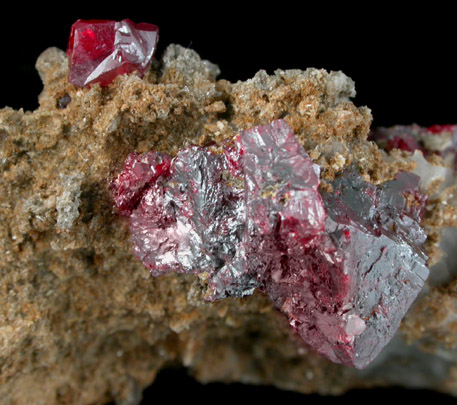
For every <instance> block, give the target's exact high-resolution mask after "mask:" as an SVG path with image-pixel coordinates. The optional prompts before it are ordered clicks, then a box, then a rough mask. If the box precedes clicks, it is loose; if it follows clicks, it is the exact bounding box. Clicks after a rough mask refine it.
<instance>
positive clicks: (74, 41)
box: [67, 19, 159, 87]
mask: <svg viewBox="0 0 457 405" xmlns="http://www.w3.org/2000/svg"><path fill="white" fill-rule="evenodd" d="M158 39H159V28H158V27H157V26H155V25H153V24H147V23H139V24H135V23H134V22H132V21H131V20H129V19H125V20H122V21H113V20H78V21H76V22H75V23H74V24H73V25H72V27H71V33H70V38H69V41H68V48H67V55H68V63H69V76H68V80H69V81H70V83H72V84H74V85H75V86H80V87H83V86H87V85H90V84H94V83H99V84H100V85H101V86H108V85H109V84H110V83H111V82H112V81H113V80H114V79H115V78H116V76H118V75H122V74H126V73H132V72H134V71H137V72H138V75H139V76H140V77H141V76H143V75H144V73H145V72H146V71H147V69H148V68H149V66H150V64H151V61H152V57H153V55H154V52H155V50H156V46H157V41H158Z"/></svg>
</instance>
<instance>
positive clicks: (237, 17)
mask: <svg viewBox="0 0 457 405" xmlns="http://www.w3.org/2000/svg"><path fill="white" fill-rule="evenodd" d="M92 3H93V2H92ZM154 3H155V2H149V3H148V6H144V5H141V4H139V3H133V2H128V3H127V4H120V3H116V5H114V3H113V4H111V5H109V4H106V5H105V6H104V7H99V8H94V4H90V3H88V4H84V3H82V2H78V3H69V2H65V3H63V2H62V3H53V4H54V5H53V6H51V5H47V4H46V3H43V2H42V3H40V4H39V6H37V7H36V9H33V8H31V7H30V6H28V7H25V6H23V5H19V4H18V5H17V6H15V5H14V4H12V5H11V4H10V6H9V7H10V8H9V10H8V13H4V14H3V16H2V22H1V24H0V52H2V57H1V59H0V69H1V71H0V74H1V76H0V77H1V91H0V108H1V107H4V106H10V107H13V108H16V109H17V108H21V107H23V108H24V109H26V110H33V109H35V108H37V107H38V103H37V96H38V94H39V92H40V91H41V89H42V86H41V82H40V79H39V77H38V74H37V72H36V71H35V68H34V65H35V61H36V59H37V57H38V55H39V54H40V53H41V52H42V51H43V50H45V49H46V48H47V47H49V46H57V47H59V48H62V49H65V48H66V43H67V39H68V34H69V31H70V27H71V24H72V23H73V22H74V21H75V20H76V19H78V18H82V19H90V18H105V19H115V20H120V19H123V18H131V19H132V20H133V21H135V22H140V21H144V22H151V23H154V24H156V25H158V26H159V27H160V41H159V46H158V50H157V57H160V55H161V53H162V52H163V50H164V49H165V47H166V46H167V45H168V44H170V43H179V44H181V45H183V46H186V47H191V48H193V49H195V50H196V51H197V52H198V53H199V54H200V56H201V57H202V58H204V59H209V60H210V61H212V62H214V63H217V64H218V65H219V67H220V68H221V71H222V74H221V76H220V77H221V78H225V79H228V80H230V81H237V80H246V79H248V78H250V77H252V76H253V75H254V74H255V72H257V71H258V70H259V69H265V70H267V72H268V73H273V71H274V70H275V69H277V68H281V69H291V68H297V69H305V68H306V67H316V68H325V69H327V70H342V71H343V72H345V73H346V74H347V75H348V76H350V77H351V78H352V79H353V80H355V82H356V90H357V97H356V99H355V103H356V104H357V105H367V106H368V107H370V108H371V110H372V113H373V117H374V123H373V125H374V126H390V125H394V124H411V123H417V124H419V125H424V126H429V125H432V124H448V123H455V122H457V114H456V110H455V105H456V102H455V97H456V94H457V79H456V77H457V75H456V63H455V39H456V25H457V24H456V22H455V13H454V12H453V11H451V9H450V8H449V9H448V8H446V7H442V6H440V5H439V4H438V3H437V2H435V3H434V5H433V6H430V5H429V6H427V7H423V8H420V7H419V6H417V5H415V6H414V9H408V10H404V9H402V10H400V7H402V6H403V4H400V3H399V2H397V4H396V6H387V5H386V3H385V2H384V3H382V4H383V5H382V6H376V5H374V4H373V3H372V2H365V3H362V4H364V6H359V7H356V6H355V5H351V4H347V2H346V4H344V5H340V6H338V7H334V6H332V5H331V4H329V3H320V4H314V3H309V2H305V1H303V2H300V3H298V4H299V5H300V6H296V5H294V4H293V3H288V2H273V3H268V4H267V3H261V4H258V5H253V4H252V3H248V2H244V4H241V5H240V4H236V3H234V2H219V3H208V5H207V6H205V7H203V6H199V5H198V4H189V3H187V4H188V5H186V6H181V5H178V4H177V3H175V2H173V3H170V5H167V4H154ZM163 396H167V399H168V400H171V401H173V400H178V399H180V398H189V399H196V400H198V401H200V402H202V401H203V402H205V399H207V400H208V402H209V401H211V403H216V402H219V401H221V400H223V399H227V400H229V401H239V400H241V401H244V400H245V399H247V398H254V399H255V400H256V401H259V402H260V401H265V400H279V401H294V402H296V401H299V402H302V401H303V402H304V401H307V400H311V399H312V401H314V402H315V401H317V402H321V403H322V402H336V401H340V399H339V398H320V397H317V396H311V397H305V396H301V395H298V394H293V393H286V392H282V391H278V390H275V389H273V388H271V387H249V386H243V385H240V384H235V385H228V386H226V385H222V384H211V385H208V386H205V387H202V386H200V385H198V384H196V383H195V382H194V381H193V380H192V379H190V378H189V377H187V376H186V374H185V372H183V371H166V372H163V373H161V374H159V377H158V383H157V384H154V385H153V386H152V387H150V388H149V389H148V390H147V391H146V393H145V400H144V403H153V401H156V400H157V398H163ZM375 396H376V397H377V398H379V399H380V400H388V399H390V398H395V399H405V398H408V399H409V400H410V401H417V400H418V399H422V398H424V399H434V400H440V401H445V402H446V401H451V400H452V401H454V400H453V399H451V398H450V397H446V396H441V395H439V394H435V393H429V392H427V391H415V392H411V391H404V390H398V389H390V390H381V391H376V392H375ZM370 397H371V396H370V393H369V392H364V391H361V392H357V391H356V392H353V393H350V394H349V396H346V397H345V398H346V399H348V400H357V399H362V400H363V399H367V398H370Z"/></svg>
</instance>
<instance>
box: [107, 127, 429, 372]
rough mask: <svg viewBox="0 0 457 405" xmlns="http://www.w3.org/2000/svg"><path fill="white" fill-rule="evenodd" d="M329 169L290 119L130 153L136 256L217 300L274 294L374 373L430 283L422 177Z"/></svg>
mask: <svg viewBox="0 0 457 405" xmlns="http://www.w3.org/2000/svg"><path fill="white" fill-rule="evenodd" d="M319 185H320V168H319V166H318V165H316V164H314V163H313V162H312V161H311V159H310V158H309V156H308V155H307V153H306V152H305V150H304V149H303V147H302V146H301V144H300V143H299V142H298V140H297V139H296V137H295V135H294V134H293V132H292V130H291V129H290V128H289V127H288V125H287V124H286V123H285V121H283V120H277V121H274V122H272V123H271V124H270V125H267V126H260V127H255V128H251V129H248V130H245V131H243V132H241V133H240V134H239V135H238V136H237V137H236V138H235V139H234V141H233V142H231V143H226V144H223V145H218V146H209V147H206V148H205V147H197V146H190V147H187V148H186V149H184V150H181V151H180V152H179V153H178V154H177V155H176V156H175V157H173V158H172V157H170V156H168V155H166V154H163V153H157V152H149V153H146V154H143V155H137V154H131V155H130V156H129V157H128V158H127V161H126V163H125V166H124V171H123V172H122V173H121V174H120V175H119V176H118V177H117V178H116V179H115V180H114V181H113V183H112V186H113V191H114V198H115V202H116V204H117V206H118V209H119V212H120V213H121V214H122V215H126V216H129V217H130V227H131V232H132V241H133V245H134V252H135V254H136V256H137V257H138V258H139V259H140V260H141V261H142V262H143V263H144V264H145V265H146V266H147V267H148V268H149V269H150V271H151V273H152V274H153V275H154V276H160V275H162V274H164V273H167V272H171V271H173V272H178V273H192V274H199V275H200V276H201V277H202V278H203V279H205V280H207V282H208V286H209V289H208V294H207V298H208V299H209V300H217V299H222V298H225V297H242V296H245V295H248V294H252V292H253V291H254V290H255V289H259V290H261V291H264V292H265V293H266V294H268V296H269V297H270V298H271V299H272V301H273V303H274V305H275V307H276V308H277V309H278V310H280V311H281V312H282V313H283V314H284V315H285V316H287V318H288V319H289V323H290V325H291V327H292V328H294V329H295V330H296V331H297V333H298V334H299V335H300V336H301V337H302V339H303V340H304V341H305V342H306V343H307V344H308V345H309V346H311V347H312V348H314V349H315V350H316V351H317V352H318V353H320V354H321V355H323V356H325V357H326V358H328V359H330V360H332V361H334V362H337V363H342V364H345V365H350V366H355V367H357V368H363V367H365V366H367V365H368V364H369V363H370V362H371V361H372V360H373V359H374V358H375V357H376V355H377V354H378V353H379V352H380V351H381V349H382V348H383V347H384V346H385V345H386V344H387V343H388V342H389V340H390V339H391V338H392V337H393V335H394V333H395V331H396V329H397V328H398V326H399V324H400V321H401V319H402V318H403V316H404V315H405V313H406V311H407V310H408V308H409V307H410V305H411V303H412V302H413V300H414V299H415V298H416V296H417V294H418V292H419V291H420V289H421V288H422V286H423V284H424V281H425V279H426V278H427V276H428V269H427V267H426V261H427V257H426V256H425V254H424V252H423V251H422V248H421V246H422V244H423V242H424V241H425V233H424V231H423V230H422V228H421V227H420V225H419V223H420V219H421V216H422V215H423V211H424V207H425V204H426V199H425V197H424V196H423V195H422V194H421V193H420V192H419V188H418V187H419V177H417V176H416V175H414V174H412V173H406V172H401V173H399V174H398V175H397V177H396V178H395V179H394V180H392V181H388V182H386V183H384V184H382V185H380V186H375V185H373V184H370V183H367V182H365V181H364V180H363V179H362V178H361V176H360V175H359V174H358V172H357V170H356V169H355V168H347V169H345V170H343V171H342V173H341V174H340V176H339V177H337V178H336V179H335V180H334V181H333V183H332V184H331V186H332V188H333V191H332V192H325V193H324V192H322V193H321V192H320V191H319Z"/></svg>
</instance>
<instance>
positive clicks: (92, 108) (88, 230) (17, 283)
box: [0, 45, 457, 405]
mask: <svg viewBox="0 0 457 405" xmlns="http://www.w3.org/2000/svg"><path fill="white" fill-rule="evenodd" d="M207 56H209V55H207ZM36 66H37V69H38V72H39V74H40V77H41V79H42V81H43V85H44V87H43V91H42V93H41V94H40V96H39V102H40V107H39V108H38V109H36V110H35V111H25V110H22V109H18V110H14V109H12V108H4V109H1V110H0V166H1V170H0V262H1V263H2V264H1V271H0V311H1V316H0V398H1V399H0V402H1V403H3V402H4V403H6V404H10V403H11V404H34V403H37V402H38V401H39V402H40V403H45V404H47V405H48V404H49V405H54V404H105V403H110V401H116V403H119V404H121V403H122V404H133V403H137V402H136V400H137V399H138V397H139V396H140V395H141V391H142V390H143V389H144V388H146V387H147V386H149V385H150V384H152V383H153V382H154V381H155V380H156V376H157V375H158V374H160V373H161V370H163V369H165V368H167V367H169V366H173V367H174V366H178V367H179V366H181V367H183V368H184V367H185V368H186V372H188V373H189V374H190V375H191V376H192V377H193V378H195V379H196V380H197V381H199V382H202V383H209V382H218V381H219V382H220V381H224V382H243V383H245V384H261V385H270V386H274V387H279V388H282V389H286V390H291V391H295V392H300V393H320V394H332V395H338V394H342V393H344V392H346V391H348V390H350V389H353V388H367V387H379V386H383V387H385V386H388V385H395V386H401V387H409V388H426V389H431V390H439V391H441V392H445V393H448V394H452V395H457V372H456V370H457V333H456V326H457V325H456V321H455V319H456V317H455V314H456V310H457V295H456V291H457V280H456V278H457V272H456V269H457V265H456V262H455V256H456V255H455V246H456V240H457V238H456V237H455V235H456V232H455V231H456V229H457V201H456V197H455V190H454V191H452V189H453V188H454V187H455V184H457V178H456V176H455V172H454V169H453V167H452V166H449V165H447V164H445V162H443V161H440V160H439V159H435V156H434V155H429V156H425V155H423V154H422V152H421V151H420V150H416V151H415V152H414V153H413V154H411V153H410V152H407V151H399V150H398V149H393V150H391V151H389V152H385V151H383V150H382V149H380V148H379V147H378V146H377V145H376V144H375V143H374V142H370V141H368V140H367V136H368V131H369V128H370V124H371V120H372V116H371V113H370V110H369V109H368V108H366V107H364V106H356V105H355V104H354V103H353V102H352V101H351V100H350V98H351V97H354V96H355V87H354V86H355V85H354V82H353V81H352V80H351V79H350V78H348V77H347V76H346V75H344V74H343V73H342V72H326V71H325V70H321V69H312V68H309V69H307V70H277V71H275V72H274V73H273V74H267V73H266V72H265V71H259V72H258V73H257V74H255V75H254V76H253V77H252V78H251V79H249V80H246V81H237V82H234V83H231V82H228V81H227V80H224V79H220V80H219V79H217V78H216V77H217V74H218V73H219V72H220V71H219V68H218V67H217V65H215V64H213V63H211V62H209V61H207V60H205V59H202V58H200V56H199V55H198V54H197V53H196V52H195V51H194V50H192V49H189V48H186V47H182V46H179V45H169V46H168V47H167V48H166V49H164V52H163V54H162V55H161V57H160V58H159V60H158V61H157V63H155V64H153V66H152V67H151V70H150V72H149V73H148V74H147V75H145V76H144V78H143V79H141V80H140V79H138V77H137V76H136V75H134V74H127V75H121V76H119V77H118V78H117V79H116V83H115V85H112V86H110V87H109V88H108V89H105V88H101V87H100V86H91V87H89V88H87V87H85V88H79V87H75V86H73V85H69V83H68V59H67V56H66V54H65V52H64V51H62V50H59V49H57V48H50V49H48V50H46V51H45V52H43V54H42V55H41V56H40V57H39V59H38V61H37V65H36ZM19 84H20V83H19ZM139 95H141V96H140V97H139ZM280 117H284V120H285V121H286V122H287V124H288V125H289V126H290V127H291V128H292V130H293V132H294V134H295V136H296V138H297V139H298V140H299V142H300V144H301V145H303V147H304V149H305V150H306V152H307V153H308V154H309V156H310V157H311V159H312V161H313V162H314V163H315V164H318V165H319V167H320V181H321V183H320V186H319V190H320V191H321V195H322V203H323V204H324V208H325V210H326V211H327V219H326V222H327V221H329V222H330V220H332V221H333V222H337V221H336V220H335V219H333V217H334V216H335V215H333V214H332V213H331V212H330V211H332V210H333V208H329V207H328V206H327V205H329V206H330V205H332V206H336V205H337V203H338V201H333V200H331V199H329V194H327V192H326V193H323V192H322V190H327V191H328V193H330V194H331V190H330V187H329V186H328V185H329V184H330V185H331V184H332V183H333V184H334V186H333V187H334V189H336V190H338V189H339V188H344V187H343V186H344V185H345V184H347V183H351V184H352V182H353V181H355V179H348V177H347V176H349V174H350V173H351V172H352V173H353V175H352V177H354V178H356V177H357V178H359V177H358V176H359V174H358V173H359V172H360V177H361V178H362V179H363V181H364V182H365V183H360V185H358V186H357V190H365V189H367V190H372V189H373V187H374V186H373V185H376V187H375V189H376V190H377V191H376V194H377V195H378V196H381V195H383V194H385V193H386V192H387V189H386V188H385V187H386V184H389V183H386V182H388V181H392V180H393V179H394V178H395V175H396V174H397V173H398V172H399V171H402V170H403V171H405V170H406V171H414V173H416V174H418V175H420V176H421V184H420V187H421V190H423V192H424V193H426V194H427V196H428V198H429V200H428V202H427V206H426V211H425V214H424V217H423V219H422V221H421V225H422V226H423V228H424V230H425V232H426V233H427V240H426V242H425V248H426V250H427V254H428V256H429V257H430V259H429V262H434V263H438V262H440V263H439V264H436V265H433V266H432V265H431V267H430V276H429V278H428V279H427V285H426V286H424V288H423V289H422V291H421V293H420V296H419V297H418V300H417V304H416V303H415V304H414V305H413V307H412V308H410V310H409V311H408V313H407V314H406V316H405V317H404V318H403V321H402V323H401V325H400V327H399V329H398V330H397V333H396V335H395V337H394V339H392V341H391V342H390V343H389V344H388V345H387V346H386V347H385V348H384V350H382V352H381V353H380V354H379V355H378V356H377V358H376V359H375V360H374V361H373V362H372V363H371V364H370V365H369V366H368V367H366V368H365V369H363V370H358V369H355V368H352V367H344V366H341V365H340V364H335V363H333V362H330V361H327V360H325V359H324V358H322V357H321V356H318V355H316V353H315V352H314V351H313V350H309V349H308V348H307V347H305V346H304V345H303V344H302V341H301V339H299V338H297V337H298V335H297V333H295V331H294V330H293V329H292V328H290V327H288V322H289V320H288V317H286V316H284V315H283V314H282V313H281V312H279V311H277V310H275V309H274V307H273V305H272V301H271V299H270V298H269V297H268V294H266V293H262V292H260V291H259V289H257V290H256V291H254V293H253V294H252V295H246V296H244V297H243V298H236V297H233V298H227V299H221V300H215V301H212V300H205V299H204V298H205V294H206V293H207V294H208V295H207V297H208V298H211V297H212V296H211V293H212V291H213V290H212V289H211V288H208V287H211V284H210V280H209V278H208V281H206V282H205V277H206V275H205V274H204V273H199V277H195V276H192V275H187V274H176V273H173V272H170V273H168V274H165V275H163V276H161V277H150V275H149V273H148V271H147V270H145V267H144V265H143V264H142V263H141V261H139V260H135V257H134V254H133V252H132V244H131V241H130V236H131V233H130V230H129V227H128V224H127V223H126V222H127V221H126V218H125V217H121V216H119V215H117V214H116V213H115V212H113V199H112V194H111V192H110V190H109V181H108V180H112V179H113V178H114V177H115V176H116V175H117V173H119V172H120V171H121V169H122V165H123V163H124V162H125V159H126V157H127V156H128V155H129V154H130V153H131V152H132V151H137V152H138V155H137V158H135V159H132V161H131V164H132V165H136V163H135V161H138V162H143V163H144V164H143V163H142V164H141V165H139V166H138V167H137V168H136V170H138V176H140V177H141V176H142V172H143V171H149V170H150V169H149V167H150V166H154V167H157V170H158V171H157V173H156V174H154V173H151V174H148V176H149V177H147V178H146V177H143V178H144V179H145V180H144V181H143V182H136V180H134V178H133V177H132V183H133V184H137V185H138V189H137V190H136V191H134V192H133V193H131V194H129V197H128V198H127V199H125V200H124V207H125V209H127V210H128V209H130V208H129V207H131V208H133V209H135V207H137V206H138V204H139V202H140V199H141V197H142V196H143V195H144V193H146V192H147V189H148V188H149V187H150V185H147V184H146V183H147V182H148V181H151V182H152V183H154V184H159V183H162V184H164V183H166V181H164V179H165V178H169V177H168V176H169V175H168V174H166V173H168V172H171V170H170V169H169V168H167V163H166V159H165V165H164V166H162V168H160V167H159V165H160V164H161V163H160V160H156V159H157V158H158V156H161V157H162V159H163V158H164V157H166V155H168V156H173V159H176V156H177V155H178V154H179V153H180V152H179V151H181V153H182V152H183V150H184V149H185V148H186V147H188V145H197V146H194V148H200V147H201V148H203V149H206V148H207V147H208V146H209V145H210V144H211V143H213V144H214V146H212V147H211V148H210V149H209V150H210V151H212V152H214V153H215V154H221V153H224V154H225V155H226V156H227V159H228V160H229V161H230V166H228V167H229V168H230V169H229V173H227V172H225V173H226V174H224V178H223V179H221V181H223V182H224V183H225V182H226V181H230V182H231V183H232V184H231V187H233V188H234V189H235V188H238V189H243V190H245V188H244V181H243V180H242V175H241V174H237V167H236V165H234V164H233V163H236V162H239V161H240V160H239V158H237V155H238V152H239V149H238V146H237V143H234V142H233V141H232V139H233V137H234V136H236V135H237V134H238V133H240V132H241V131H243V129H246V128H251V127H255V126H258V125H267V124H269V123H271V122H272V121H274V120H276V119H278V118H280ZM445 135H446V134H445V133H444V132H443V133H441V134H430V137H429V140H430V141H434V140H438V139H442V140H445V139H449V136H448V135H446V136H445ZM432 136H433V138H432ZM227 140H228V141H229V144H228V145H227V147H225V146H224V147H223V146H222V145H224V142H226V141H227ZM238 145H239V143H238ZM151 150H153V151H160V153H159V152H157V154H158V155H156V156H154V155H153V156H152V159H151V163H149V162H148V161H147V160H143V161H142V160H141V159H140V158H139V157H140V156H144V154H145V152H147V151H151ZM223 151H224V152H223ZM173 159H171V158H170V166H173V165H174V164H173V163H172V162H171V161H172V160H173ZM232 162H233V163H232ZM416 166H417V167H416ZM351 167H352V169H351ZM189 170H190V168H189ZM232 170H233V174H232ZM202 172H203V173H205V170H204V167H202ZM160 173H163V174H160ZM430 175H432V176H430ZM154 176H157V180H151V179H152V178H153V177H154ZM159 176H160V177H159ZM401 176H403V175H402V174H400V178H399V181H400V182H394V183H390V184H391V185H400V184H402V182H403V180H402V177H401ZM407 177H409V176H407ZM334 179H335V180H334ZM411 179H412V178H411ZM440 179H443V180H444V183H443V190H442V192H441V189H440V190H438V191H437V188H436V187H434V186H433V184H434V183H436V182H438V181H440ZM334 181H337V182H338V181H339V182H340V183H334ZM338 184H340V185H338ZM383 184H384V185H385V186H383ZM402 187H405V186H402ZM407 188H410V186H409V185H408V186H407ZM127 189H130V186H129V185H128V184H127V183H126V190H127ZM131 189H132V190H133V189H134V188H133V187H132V188H131ZM447 189H449V191H448V192H446V190H447ZM273 191H274V190H273ZM349 191H350V190H349ZM346 192H348V191H346ZM123 194H124V193H123ZM126 195H127V192H126ZM268 195H271V196H272V198H274V197H273V194H272V193H270V194H269V193H268V192H267V193H265V195H264V196H263V198H267V196H268ZM362 196H363V193H360V196H358V197H359V198H361V197H362ZM438 197H439V198H438ZM135 199H137V200H136V201H137V202H135ZM378 200H379V198H378ZM405 200H406V212H407V215H406V216H403V219H407V217H408V216H414V215H421V211H420V209H419V207H420V205H421V204H419V202H420V201H418V200H420V199H418V198H417V197H416V196H415V193H414V192H407V193H405ZM128 201H132V202H131V203H128ZM344 201H351V198H346V199H342V202H344ZM370 201H372V200H368V202H370ZM415 201H417V202H416V203H415V204H412V203H413V202H415ZM274 202H275V201H274V200H272V201H271V202H269V204H270V203H271V204H270V205H274V204H273V203H274ZM338 204H339V203H338ZM367 204H368V203H367ZM370 204H371V203H370ZM416 204H417V205H416ZM337 206H338V207H341V206H342V203H341V204H339V205H337ZM351 206H352V205H351ZM367 206H368V205H367ZM370 206H371V205H370ZM400 206H401V204H400ZM341 211H342V212H343V213H344V212H345V211H344V210H341ZM373 211H374V212H377V210H373ZM360 212H361V211H360ZM416 213H417V214H416ZM355 214H358V210H356V213H355ZM355 214H351V215H355ZM332 215H333V217H332ZM342 215H343V214H342ZM342 215H341V216H342ZM358 217H360V216H355V217H354V218H355V219H354V220H353V222H351V224H356V223H358V221H359V220H358V219H357V218H358ZM374 219H376V216H375V217H374ZM376 221H377V220H376ZM399 221H400V222H399ZM363 223H364V224H366V223H367V221H363ZM401 223H402V222H401V220H400V218H397V221H395V222H394V223H392V225H393V226H395V225H394V224H400V225H401ZM383 224H386V225H385V226H384V225H383ZM126 225H127V226H126ZM341 226H342V225H341ZM353 226H354V227H355V225H353ZM390 227H391V225H390V224H388V221H387V222H386V220H384V219H383V220H380V221H377V222H375V226H372V228H374V232H375V233H376V229H378V230H379V232H380V233H382V232H384V231H385V229H387V230H389V228H390ZM445 227H449V228H447V229H446V228H445ZM349 230H350V229H349ZM359 231H360V229H359V228H357V232H356V233H355V234H356V235H359V236H360V237H362V236H363V238H364V240H365V241H366V240H369V239H365V237H367V236H366V235H368V237H371V238H373V234H372V233H371V232H369V231H367V232H365V231H364V232H361V231H360V232H359ZM447 231H451V233H452V234H453V235H454V237H452V238H450V239H449V238H447V236H446V235H447ZM443 232H444V234H445V235H444V236H445V238H447V241H446V244H448V247H446V246H445V245H444V244H443V243H441V242H442V240H441V239H440V236H441V235H442V234H443ZM370 235H371V236H370ZM451 236H452V235H451ZM403 238H405V240H407V239H408V235H407V234H404V236H401V237H399V238H398V241H402V240H403ZM340 240H342V241H343V242H344V234H343V237H342V238H340ZM373 240H375V239H373ZM440 240H441V242H440ZM406 244H407V242H405V244H404V246H405V245H406ZM374 247H376V246H374ZM405 247H406V248H407V246H405ZM441 250H446V251H447V252H448V253H449V257H448V259H449V260H446V258H443V259H442V260H441V259H440V258H441ZM373 254H374V253H373ZM379 254H380V252H379ZM440 260H441V261H440ZM443 262H445V267H446V268H447V269H448V270H449V271H447V270H446V271H445V272H444V273H443V272H442V271H441V269H438V266H439V265H441V264H442V263H443ZM374 270H376V271H377V267H376V265H375V266H374ZM369 274H370V273H369ZM369 274H368V276H369ZM441 274H444V275H445V277H441ZM368 276H367V277H368ZM437 276H439V277H437ZM202 279H203V280H202ZM381 280H382V278H381ZM431 280H433V284H432V283H431V282H430V281H431ZM316 281H318V280H317V279H316ZM329 281H330V280H329ZM319 285H321V284H319ZM285 309H286V308H285V307H284V306H283V310H285ZM376 316H377V315H376ZM350 319H352V320H353V321H352V322H349V324H348V330H350V329H352V332H351V333H353V334H355V333H358V332H359V331H360V330H361V329H362V324H361V323H360V322H358V321H357V319H356V318H354V317H351V318H350ZM362 321H363V322H366V323H367V324H368V323H369V322H368V321H365V320H364V319H362ZM368 328H369V326H366V327H365V330H367V329H368ZM364 333H366V332H364ZM361 336H362V335H359V337H355V340H357V339H360V337H361ZM165 374H166V373H165ZM160 380H161V381H160ZM157 383H159V384H160V383H163V378H160V375H159V379H158V381H157ZM172 384H175V385H176V381H175V380H173V381H172ZM167 388H168V389H169V386H167ZM153 390H154V387H153ZM168 392H170V391H168ZM280 395H282V394H280ZM305 399H306V398H305ZM2 401H3V402H2Z"/></svg>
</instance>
